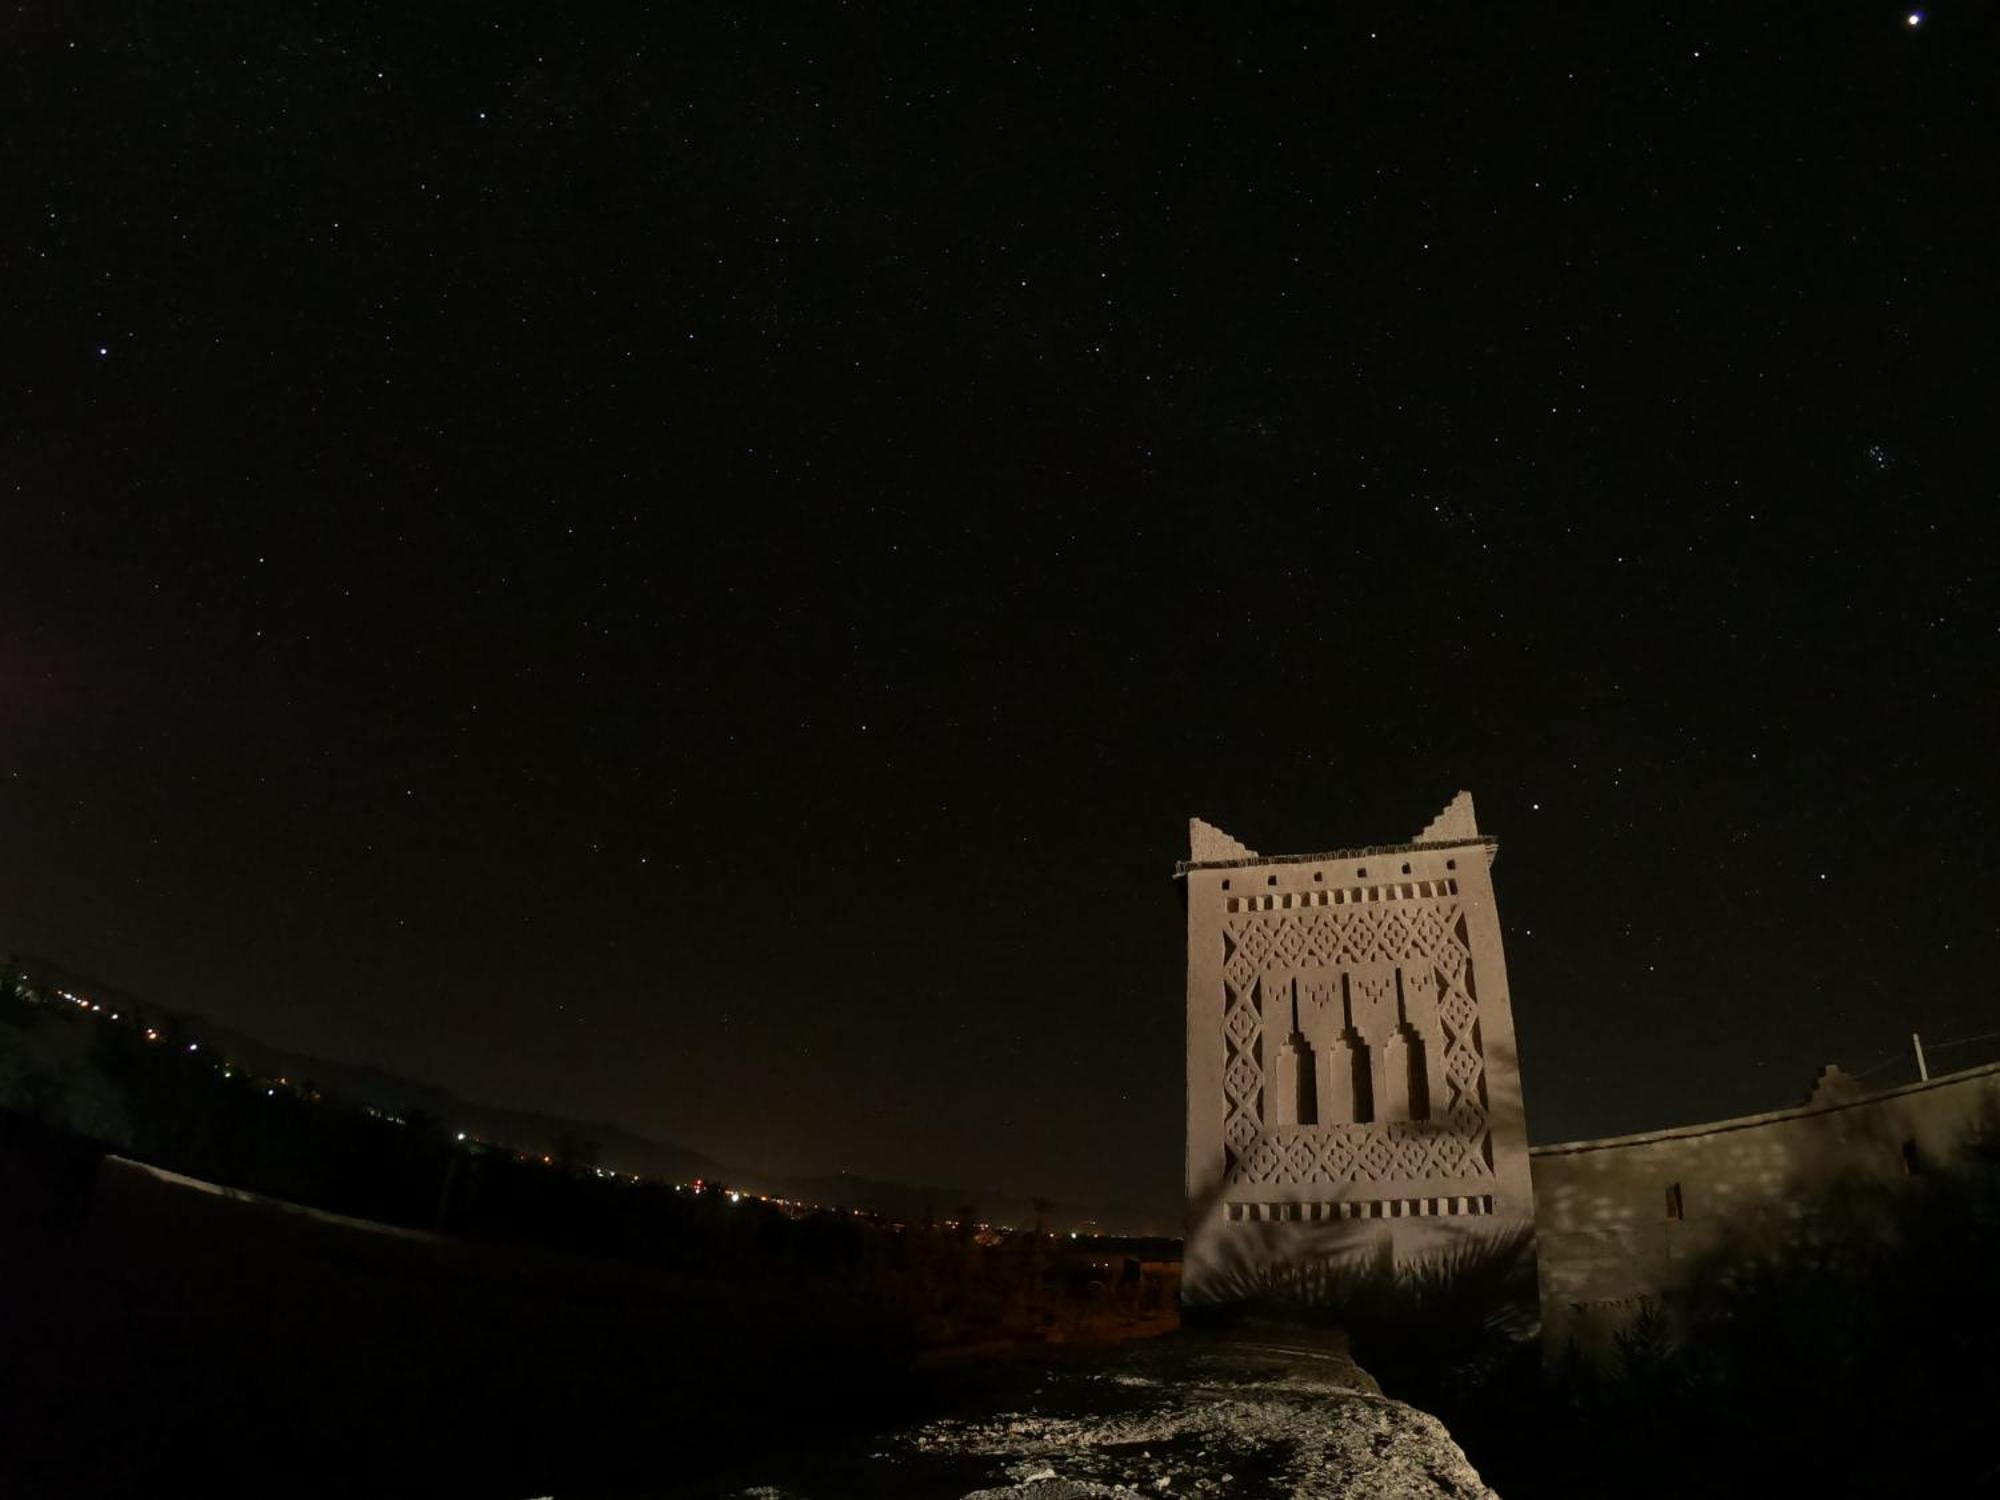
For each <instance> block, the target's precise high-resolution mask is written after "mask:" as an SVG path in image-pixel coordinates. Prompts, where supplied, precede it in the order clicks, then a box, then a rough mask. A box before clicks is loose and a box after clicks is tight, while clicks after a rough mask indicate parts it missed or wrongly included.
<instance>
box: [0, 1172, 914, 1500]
mask: <svg viewBox="0 0 2000 1500" xmlns="http://www.w3.org/2000/svg"><path fill="white" fill-rule="evenodd" d="M4 1176H5V1181H4V1182H0V1188H4V1192H5V1199H6V1202H7V1208H8V1217H7V1220H6V1222H5V1223H4V1225H0V1257H3V1258H4V1259H0V1328H4V1329H5V1333H6V1338H5V1358H4V1360H0V1494H4V1495H6V1496H9V1497H10V1500H11V1497H16V1496H22V1497H27V1496H44V1495H46V1496H73V1495H92V1496H113V1495H147V1496H154V1495H160V1494H167V1493H172V1494H181V1493H197V1492H199V1493H206V1494H237V1493H252V1492H255V1493H264V1494H269V1493H283V1494H285V1495H288V1496H317V1495H343V1496H353V1495H356V1494H367V1495H397V1494H422V1495H491V1496H529V1495H540V1494H548V1493H551V1492H558V1491H559V1492H560V1493H563V1494H565V1495H590V1494H607V1495H608V1494H632V1493H643V1492H645V1491H647V1490H651V1489H657V1488H659V1487H660V1486H661V1484H662V1483H663V1481H665V1480H666V1479H668V1478H669V1477H685V1476H690V1475H698V1474H701V1473H705V1472H712V1471H714V1470H716V1469H719V1468H720V1467H722V1466H724V1465H725V1464H727V1463H729V1462H732V1461H735V1460H736V1459H737V1458H739V1457H740V1456H741V1455H743V1454H745V1453H749V1452H758V1451H765V1450H767V1449H769V1448H771V1447H773V1446H778V1445H780V1444H781V1443H785V1442H792V1443H799V1442H804V1443H810V1442H813V1441H830V1440H831V1439H832V1438H833V1437H834V1435H836V1434H839V1433H845V1432H851V1431H854V1430H856V1428H857V1427H859V1426H867V1425H871V1424H880V1423H882V1422H884V1421H888V1420H893V1419H895V1418H897V1417H899V1416H901V1415H904V1414H913V1413H915V1412H917V1411H918V1410H920V1407H919V1406H918V1404H917V1402H918V1398H919V1395H920V1387H919V1386H918V1385H917V1383H916V1382H915V1381H914V1379H913V1377H912V1374H911V1364H910V1354H911V1348H910V1346H909V1345H908V1344H907V1342H905V1341H904V1340H903V1338H902V1336H901V1334H900V1333H899V1331H898V1328H897V1326H896V1325H895V1324H893V1323H891V1322H889V1321H887V1320H885V1319H884V1318H882V1317H881V1316H880V1315H879V1314H878V1313H876V1312H874V1311H872V1310H870V1309H869V1308H868V1307H867V1306H866V1305H865V1304H863V1303H862V1302H860V1301H859V1300H842V1299H839V1298H836V1297H829V1296H827V1295H825V1292H824V1289H823V1288H814V1289H807V1288H805V1287H788V1286H786V1285H783V1284H760V1285H758V1286H757V1287H756V1289H755V1291H754V1294H751V1293H748V1292H746V1290H745V1289H744V1287H743V1285H742V1284H741V1283H739V1282H732V1281H729V1280H726V1279H720V1278H711V1277H704V1276H701V1275H696V1274H685V1273H676V1272H674V1271H671V1270H667V1269H662V1268H660V1267H657V1266H643V1265H636V1264H629V1263H621V1262H618V1261H614V1260H599V1259H592V1258H588V1257H583V1256H577V1255H569V1254H562V1253H558V1252H546V1251H534V1250H527V1249H523V1248H521V1247H518V1246H494V1245H484V1244H479V1243H476V1242H467V1241H459V1240H450V1239H444V1238H441V1237H437V1236H432V1235H428V1234H424V1233H420V1232H415V1231H406V1230H395V1229H388V1228H384V1227H382V1226H379V1225H364V1224H360V1223H357V1222H355V1221H348V1220H339V1219H336V1218H333V1217H331V1216H328V1215H321V1214H314V1213H312V1212H310V1211H305V1210H297V1209H281V1208H277V1207H275V1206H273V1205H271V1204H270V1203H268V1202H265V1201H262V1200H256V1199H250V1198H248V1197H246V1196H243V1195H232V1194H229V1193H226V1192H220V1191H215V1190H212V1189H205V1188H203V1187H199V1186H193V1185H189V1184H187V1183H186V1182H184V1181H177V1180H175V1179H172V1178H171V1177H167V1176H163V1175H160V1174H156V1173H154V1172H152V1171H149V1170H147V1169H144V1168H141V1167H137V1166H133V1165H131V1164H127V1163H121V1162H119V1161H117V1160H116V1159H114V1158H106V1159H103V1160H102V1161H101V1162H100V1161H99V1160H97V1159H96V1158H94V1157H92V1156H90V1155H89V1154H87V1153H82V1152H79V1153H77V1154H76V1155H75V1156H74V1157H73V1158H72V1159H70V1160H67V1161H57V1160H52V1159H51V1158H50V1157H49V1156H48V1155H47V1154H46V1153H38V1154H37V1155H36V1156H35V1157H33V1158H32V1159H31V1160H30V1161H27V1162H24V1160H23V1158H22V1157H21V1156H19V1155H18V1154H17V1155H16V1156H14V1157H13V1158H12V1159H11V1161H10V1163H9V1170H8V1171H7V1172H6V1173H5V1174H4Z"/></svg>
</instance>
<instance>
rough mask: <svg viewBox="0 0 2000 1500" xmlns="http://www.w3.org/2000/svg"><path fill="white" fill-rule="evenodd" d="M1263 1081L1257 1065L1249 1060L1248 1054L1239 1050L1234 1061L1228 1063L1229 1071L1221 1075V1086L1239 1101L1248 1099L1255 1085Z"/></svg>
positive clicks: (1253, 1092) (1255, 1090) (1255, 1089)
mask: <svg viewBox="0 0 2000 1500" xmlns="http://www.w3.org/2000/svg"><path fill="white" fill-rule="evenodd" d="M1263 1081H1264V1078H1263V1075H1262V1073H1261V1072H1259V1070H1258V1068H1257V1065H1256V1064H1255V1063H1253V1062H1252V1061H1250V1054H1249V1053H1247V1052H1239V1053H1237V1054H1236V1061H1234V1062H1233V1063H1231V1064H1230V1065H1229V1071H1228V1072H1226V1073H1224V1074H1223V1075H1222V1084H1223V1087H1224V1088H1226V1089H1228V1090H1229V1096H1230V1097H1231V1098H1232V1099H1235V1100H1237V1101H1239V1102H1242V1101H1246V1100H1248V1099H1250V1098H1251V1097H1252V1096H1253V1095H1254V1094H1255V1093H1256V1092H1257V1085H1259V1084H1260V1083H1262V1082H1263Z"/></svg>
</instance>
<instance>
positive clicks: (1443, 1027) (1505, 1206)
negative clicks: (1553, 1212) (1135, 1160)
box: [1176, 792, 1534, 1305]
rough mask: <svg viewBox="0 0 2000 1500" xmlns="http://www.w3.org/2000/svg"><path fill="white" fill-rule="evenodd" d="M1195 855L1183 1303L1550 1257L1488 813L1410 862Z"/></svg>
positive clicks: (1429, 832)
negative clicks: (1479, 1250)
mask: <svg viewBox="0 0 2000 1500" xmlns="http://www.w3.org/2000/svg"><path fill="white" fill-rule="evenodd" d="M1190 844H1191V848H1190V850H1189V858H1188V859H1187V860H1186V861H1185V862H1183V863H1182V864H1181V865H1179V867H1178V869H1177V872H1176V874H1177V877H1178V878H1179V879H1180V880H1182V881H1183V882H1184V883H1185V895H1186V899H1187V939H1188V954H1187V1197H1188V1226H1187V1230H1188V1235H1187V1249H1186V1269H1185V1279H1184V1282H1183V1289H1182V1296H1183V1300H1185V1301H1186V1302H1187V1303H1189V1304H1190V1305H1199V1304H1202V1303H1211V1302H1220V1301H1230V1300H1235V1299H1236V1298H1239V1297H1242V1296H1244V1295H1246V1294H1250V1293H1253V1292H1254V1290H1255V1289H1256V1287H1257V1286H1258V1285H1259V1284H1260V1283H1261V1282H1262V1281H1264V1279H1265V1278H1267V1277H1268V1276H1270V1275H1271V1273H1273V1272H1274V1271H1280V1270H1282V1268H1284V1267H1286V1266H1288V1265H1296V1264H1299V1263H1303V1262H1320V1261H1325V1260H1328V1259H1334V1260H1346V1259H1349V1258H1354V1259H1364V1258H1365V1259H1368V1260H1377V1259H1378V1258H1380V1257H1383V1256H1385V1255H1386V1256H1387V1257H1389V1258H1390V1259H1391V1260H1392V1261H1393V1262H1394V1263H1398V1264H1407V1263H1409V1262H1410V1261H1412V1260H1416V1259H1421V1258H1426V1257H1429V1256H1431V1255H1435V1254H1438V1253H1448V1252H1450V1251H1452V1250H1454V1249H1455V1248H1459V1247H1462V1246H1464V1245H1466V1243H1467V1242H1468V1240H1479V1241H1487V1242H1491V1243H1495V1244H1510V1243H1511V1244H1512V1245H1514V1246H1515V1247H1516V1248H1517V1249H1518V1251H1519V1252H1520V1253H1521V1254H1522V1255H1524V1256H1526V1257H1532V1256H1533V1253H1534V1247H1533V1238H1532V1236H1533V1225H1534V1200H1533V1194H1532V1189H1531V1188H1530V1186H1529V1179H1528V1139H1527V1125H1526V1121H1525V1119H1524V1116H1523V1113H1522V1107H1521V1075H1520V1068H1519V1063H1518V1058H1517V1056H1516V1052H1515V1045H1514V1018H1513V1013H1512V1009H1511V1007H1510V1005H1509V1003H1508V995H1507V965H1506V960H1505V958H1504V957H1503V955H1502V954H1501V951H1500V924H1499V920H1498V918H1497V916H1496V914H1495V912H1494V906H1493V880H1492V864H1493V858H1494V855H1495V853H1496V852H1497V849H1498V845H1497V842H1496V841H1495V840H1493V839H1490V838H1486V837H1482V836H1481V834H1480V832H1479V826H1478V822H1477V820H1476V818H1475V816H1474V813H1473V807H1472V796H1471V794H1470V793H1469V792H1460V793H1459V794H1458V796H1457V797H1455V798H1454V799H1453V800H1452V802H1451V804H1450V805H1449V806H1448V807H1446V808H1445V810H1444V811H1443V812H1442V813H1440V814H1439V815H1438V817H1437V818H1436V819H1435V820H1434V821H1433V822H1432V823H1431V824H1430V826H1429V827H1427V828H1425V829H1424V830H1423V832H1421V833H1419V834H1418V835H1417V836H1416V838H1415V839H1414V840H1412V841H1411V842H1409V843H1407V844H1390V845H1380V846H1374V847H1370V848H1365V849H1335V850H1329V851H1327V852H1326V853H1322V854H1284V855H1264V854H1259V853H1257V852H1256V851H1255V850H1254V849H1249V848H1246V847H1245V846H1244V845H1242V844H1240V843H1238V842H1237V841H1236V840H1235V839H1232V838H1231V837H1229V835H1228V834H1226V833H1224V832H1222V831H1221V830H1220V829H1218V828H1214V827H1211V826H1210V825H1208V824H1206V823H1203V822H1202V821H1200V820H1199V819H1196V820H1194V821H1193V822H1192V823H1191V825H1190ZM1529 1263H1530V1264H1532V1260H1531V1259H1530V1261H1529Z"/></svg>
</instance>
